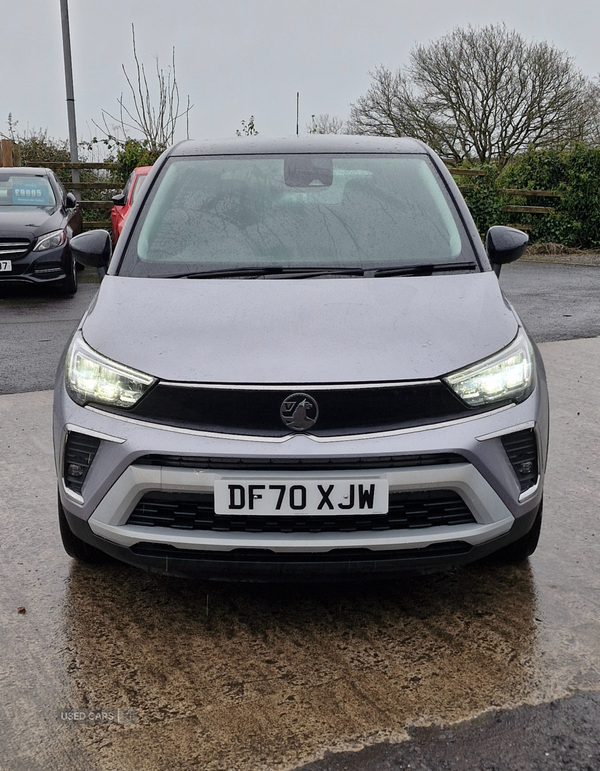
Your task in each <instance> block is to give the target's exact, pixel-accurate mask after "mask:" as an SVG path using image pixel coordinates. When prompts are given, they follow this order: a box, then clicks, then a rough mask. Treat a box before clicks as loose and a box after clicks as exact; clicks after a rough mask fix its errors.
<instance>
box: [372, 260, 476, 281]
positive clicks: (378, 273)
mask: <svg viewBox="0 0 600 771" xmlns="http://www.w3.org/2000/svg"><path fill="white" fill-rule="evenodd" d="M476 267H477V263H476V262H430V263H426V264H424V265H401V266H398V267H395V268H375V269H374V270H365V276H369V277H374V278H388V277H390V276H431V275H433V273H445V272H451V271H454V270H473V269H474V268H476Z"/></svg>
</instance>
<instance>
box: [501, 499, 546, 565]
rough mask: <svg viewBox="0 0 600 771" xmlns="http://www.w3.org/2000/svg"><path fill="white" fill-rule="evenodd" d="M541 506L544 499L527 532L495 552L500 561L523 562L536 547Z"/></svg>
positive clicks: (540, 519)
mask: <svg viewBox="0 0 600 771" xmlns="http://www.w3.org/2000/svg"><path fill="white" fill-rule="evenodd" d="M543 507H544V501H543V499H542V501H541V502H540V507H539V509H538V513H537V516H536V518H535V519H534V521H533V525H532V526H531V530H530V531H529V532H528V533H525V535H523V536H521V538H519V539H518V540H517V541H513V542H512V543H509V544H508V546H505V547H504V548H503V549H500V550H499V551H498V552H497V555H498V558H499V559H500V560H501V561H502V562H509V563H510V562H523V561H524V560H526V559H527V558H528V557H530V556H531V555H532V554H533V552H534V551H535V550H536V549H537V545H538V542H539V540H540V532H541V530H542V509H543Z"/></svg>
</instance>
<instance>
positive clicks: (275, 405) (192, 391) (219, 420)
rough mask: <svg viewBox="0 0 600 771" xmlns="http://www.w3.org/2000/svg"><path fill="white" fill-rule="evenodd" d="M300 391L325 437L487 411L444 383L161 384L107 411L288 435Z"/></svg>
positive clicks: (199, 426) (315, 430)
mask: <svg viewBox="0 0 600 771" xmlns="http://www.w3.org/2000/svg"><path fill="white" fill-rule="evenodd" d="M299 390H302V391H303V392H305V393H307V394H308V395H309V396H311V397H312V398H313V399H314V400H315V401H316V402H317V404H318V407H319V417H318V419H317V421H316V423H315V424H314V426H313V427H312V428H310V429H309V433H311V434H315V435H319V436H341V435H344V434H360V433H372V432H375V431H391V430H394V429H398V428H408V427H411V426H420V425H426V424H429V423H438V422H442V421H445V420H455V419H457V418H460V417H463V416H465V415H472V414H476V413H477V412H484V411H486V410H485V409H479V410H477V409H471V408H469V407H466V406H465V405H464V404H463V403H462V402H461V401H460V399H459V398H458V397H457V396H455V394H454V393H453V392H452V391H451V390H450V389H449V388H447V387H446V386H445V385H444V383H442V382H441V381H434V382H424V383H412V384H407V385H402V386H398V385H395V386H382V387H373V386H369V387H366V388H348V387H344V386H333V385H332V386H331V388H327V389H313V390H312V391H311V389H310V387H308V386H307V387H306V388H305V389H302V388H300V387H296V386H294V387H293V388H287V387H285V386H282V387H281V389H279V388H277V389H266V388H260V386H257V387H256V389H254V388H252V389H242V388H238V389H236V388H235V387H234V386H232V387H231V388H211V387H209V386H206V387H200V386H198V387H189V388H188V387H182V386H178V385H170V384H165V383H158V384H157V385H156V386H155V387H154V388H152V389H151V390H150V391H149V392H148V393H147V394H146V395H145V396H144V397H143V398H142V399H141V400H140V401H139V402H138V404H136V405H135V406H134V407H133V408H131V409H128V410H122V409H115V408H112V407H111V408H108V407H103V408H102V409H105V410H107V411H109V412H117V413H119V414H123V415H128V416H130V417H135V418H139V419H140V420H147V421H150V422H154V423H160V424H165V425H170V426H178V427H182V428H188V429H190V428H191V429H196V430H202V431H214V432H219V433H229V434H250V435H258V436H286V435H288V434H289V433H290V432H291V430H290V429H289V428H288V427H286V426H285V425H284V423H283V421H282V419H281V416H280V411H281V408H282V404H283V402H284V401H285V400H286V399H287V398H288V397H289V396H290V394H292V393H293V392H294V391H299ZM486 409H489V408H486ZM292 433H293V432H292Z"/></svg>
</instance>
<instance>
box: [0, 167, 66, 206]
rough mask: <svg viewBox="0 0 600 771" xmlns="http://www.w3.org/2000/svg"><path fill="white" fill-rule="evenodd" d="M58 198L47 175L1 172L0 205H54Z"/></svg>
mask: <svg viewBox="0 0 600 771" xmlns="http://www.w3.org/2000/svg"><path fill="white" fill-rule="evenodd" d="M55 204H56V198H55V195H54V191H53V190H52V186H51V185H50V182H49V181H48V179H47V178H46V177H39V176H25V175H22V176H21V175H17V174H0V206H54V205H55Z"/></svg>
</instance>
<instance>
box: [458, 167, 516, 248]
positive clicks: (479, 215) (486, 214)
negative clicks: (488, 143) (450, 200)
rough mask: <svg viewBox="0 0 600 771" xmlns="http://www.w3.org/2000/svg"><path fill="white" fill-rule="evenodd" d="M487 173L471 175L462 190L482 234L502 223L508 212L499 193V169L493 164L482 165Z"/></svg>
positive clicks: (482, 168)
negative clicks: (504, 209) (505, 211)
mask: <svg viewBox="0 0 600 771" xmlns="http://www.w3.org/2000/svg"><path fill="white" fill-rule="evenodd" d="M480 169H481V170H482V171H485V175H481V176H476V177H469V182H468V183H466V184H463V185H461V192H462V194H463V196H464V198H465V201H466V202H467V206H468V207H469V210H470V212H471V214H472V216H473V219H474V220H475V224H476V225H477V229H478V230H479V232H480V233H481V234H484V233H486V232H487V230H488V229H489V228H491V227H492V225H502V224H504V221H505V219H506V214H505V213H504V212H503V211H502V206H503V201H502V198H501V196H500V195H499V194H498V189H497V188H498V184H497V180H498V169H497V168H496V167H495V166H493V165H492V164H486V165H484V166H481V167H480Z"/></svg>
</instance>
